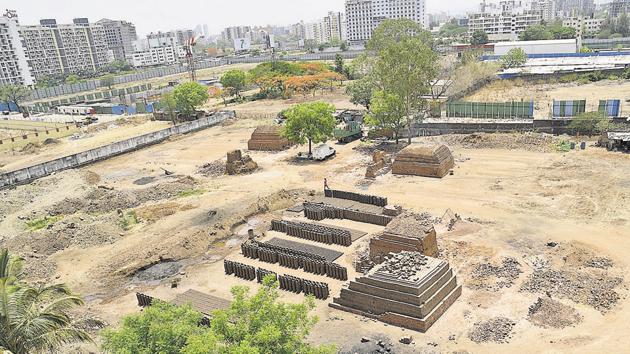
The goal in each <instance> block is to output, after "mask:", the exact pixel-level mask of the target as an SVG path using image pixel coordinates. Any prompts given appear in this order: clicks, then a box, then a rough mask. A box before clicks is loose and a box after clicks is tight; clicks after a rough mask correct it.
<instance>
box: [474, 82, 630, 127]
mask: <svg viewBox="0 0 630 354" xmlns="http://www.w3.org/2000/svg"><path fill="white" fill-rule="evenodd" d="M628 95H630V85H628V81H623V80H616V81H610V80H603V81H599V82H595V83H590V84H585V85H579V84H577V83H569V84H562V83H555V84H548V83H529V82H525V81H523V80H499V81H495V82H493V83H491V84H489V85H487V86H486V87H484V88H482V89H480V90H478V91H477V92H475V93H474V94H472V95H469V96H468V97H466V98H465V99H464V101H469V102H508V101H534V103H535V111H534V117H535V118H539V119H542V118H548V117H549V116H550V114H551V113H550V112H551V108H552V105H553V100H554V99H555V100H586V111H587V112H588V111H597V108H598V105H599V100H611V99H621V102H622V109H621V111H622V112H628V110H630V103H628V102H626V97H628Z"/></svg>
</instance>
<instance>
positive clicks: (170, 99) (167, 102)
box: [160, 92, 177, 125]
mask: <svg viewBox="0 0 630 354" xmlns="http://www.w3.org/2000/svg"><path fill="white" fill-rule="evenodd" d="M160 107H161V108H162V111H164V114H166V115H168V116H169V118H171V122H173V125H175V124H177V100H175V96H174V95H173V93H172V92H167V93H165V94H163V95H162V98H161V99H160Z"/></svg>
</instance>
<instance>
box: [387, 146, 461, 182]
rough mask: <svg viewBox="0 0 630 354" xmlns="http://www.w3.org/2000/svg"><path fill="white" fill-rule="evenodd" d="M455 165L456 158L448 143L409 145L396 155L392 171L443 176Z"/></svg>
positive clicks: (399, 173) (401, 173)
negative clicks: (420, 145) (447, 145)
mask: <svg viewBox="0 0 630 354" xmlns="http://www.w3.org/2000/svg"><path fill="white" fill-rule="evenodd" d="M454 166H455V159H453V154H451V150H449V148H448V147H446V145H438V146H423V147H414V146H408V147H406V148H404V149H403V150H401V151H400V152H399V153H398V154H397V155H396V159H395V160H394V164H393V165H392V173H393V174H395V175H413V176H424V177H437V178H442V177H444V176H446V175H447V174H448V172H449V171H450V170H451V169H452V168H453V167H454Z"/></svg>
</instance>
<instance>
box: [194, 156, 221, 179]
mask: <svg viewBox="0 0 630 354" xmlns="http://www.w3.org/2000/svg"><path fill="white" fill-rule="evenodd" d="M225 172H226V169H225V162H224V161H223V160H222V159H219V160H216V161H212V162H209V163H207V164H205V165H203V166H201V167H200V168H199V169H198V170H197V173H198V174H200V175H202V176H205V177H219V176H223V175H224V174H225Z"/></svg>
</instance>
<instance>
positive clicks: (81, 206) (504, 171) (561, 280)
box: [0, 97, 630, 353]
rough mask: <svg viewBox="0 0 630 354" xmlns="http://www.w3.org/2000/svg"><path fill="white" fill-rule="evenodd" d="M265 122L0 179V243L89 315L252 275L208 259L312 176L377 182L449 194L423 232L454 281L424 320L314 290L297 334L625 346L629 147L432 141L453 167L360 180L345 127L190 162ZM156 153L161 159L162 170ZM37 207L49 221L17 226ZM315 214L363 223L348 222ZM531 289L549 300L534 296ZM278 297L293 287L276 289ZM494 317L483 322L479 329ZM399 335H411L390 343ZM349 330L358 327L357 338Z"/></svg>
mask: <svg viewBox="0 0 630 354" xmlns="http://www.w3.org/2000/svg"><path fill="white" fill-rule="evenodd" d="M320 98H321V97H320ZM278 105H279V104H275V105H274V109H277V108H278V107H276V106H278ZM265 122H267V121H265V120H252V119H239V120H237V121H235V122H233V123H232V124H229V125H225V126H217V127H214V128H211V129H208V130H205V131H201V132H198V133H195V134H191V135H186V136H181V137H177V138H174V139H171V140H170V141H168V142H165V143H162V144H160V145H156V146H153V147H149V148H147V149H144V150H140V151H137V152H134V153H131V154H127V155H124V156H120V157H116V158H113V159H110V160H107V161H103V162H100V163H98V164H94V165H91V166H88V167H84V168H81V169H77V170H70V171H64V172H61V173H58V174H55V175H53V176H49V177H47V178H43V179H41V180H38V181H36V182H34V183H31V184H29V185H25V186H20V187H17V188H15V189H10V190H5V191H0V196H2V200H3V203H2V204H1V205H0V247H9V248H10V249H11V250H12V251H14V252H16V253H18V254H20V255H21V256H23V257H25V259H26V263H27V270H28V272H29V274H30V275H31V277H32V280H33V281H57V282H65V283H67V284H68V285H70V286H71V287H72V288H73V289H74V290H75V291H77V292H79V293H80V294H82V295H83V296H84V298H85V299H86V300H87V304H88V305H87V308H86V310H85V311H86V313H87V314H89V316H93V317H96V318H99V319H100V320H102V321H104V322H105V323H110V324H116V323H118V321H119V320H120V317H121V316H122V315H124V314H127V313H133V312H137V311H138V310H139V309H138V307H137V306H136V301H135V295H134V294H135V292H144V293H149V294H151V295H154V296H157V297H159V298H163V299H166V300H169V299H171V298H173V297H174V296H175V295H176V294H178V293H181V292H183V291H185V290H187V289H191V288H194V289H196V290H199V291H203V292H206V293H211V294H214V295H217V296H220V297H224V298H229V296H230V294H229V289H230V287H231V286H233V285H248V286H251V287H252V288H255V287H256V285H255V284H254V283H252V282H245V281H242V280H238V279H236V278H233V277H226V276H224V274H223V265H222V259H223V258H224V257H226V256H227V257H230V258H231V259H237V260H238V259H241V258H240V256H239V255H238V252H239V251H238V249H239V244H240V243H241V242H243V241H244V240H245V239H246V238H247V236H246V230H247V228H250V227H252V228H254V229H255V230H256V232H257V233H258V234H262V233H263V232H265V231H266V227H267V223H268V222H269V220H271V219H272V218H274V217H281V216H282V215H283V213H282V210H283V209H286V208H287V207H289V206H292V205H294V204H295V203H298V202H300V201H302V200H304V198H308V196H309V194H312V192H310V191H311V190H317V191H319V190H321V188H322V181H323V179H324V178H328V181H329V183H330V184H331V186H332V187H334V188H338V189H347V190H359V191H363V192H365V193H370V194H376V195H382V196H387V197H388V198H389V201H390V203H392V204H400V205H402V206H404V207H405V208H408V209H410V210H413V211H416V212H429V213H431V214H432V215H433V216H435V217H440V216H442V215H443V214H444V213H445V212H446V211H447V210H449V209H450V210H451V213H457V214H458V215H460V216H461V217H462V220H461V221H459V222H457V223H455V226H454V227H453V228H452V229H451V230H450V231H449V227H447V225H446V224H440V225H438V226H437V231H438V242H439V247H440V254H441V257H444V258H446V259H448V260H449V261H450V262H451V266H452V267H453V268H455V269H456V271H457V272H458V278H459V282H460V283H462V284H463V285H464V292H463V295H462V297H461V298H460V299H459V300H458V301H457V302H456V303H455V304H454V305H453V306H452V307H451V308H450V309H449V310H448V311H447V312H446V314H445V315H444V316H443V317H442V318H441V319H440V320H439V321H438V322H437V323H436V324H435V325H434V326H433V327H432V328H431V329H430V330H429V332H428V333H426V334H421V333H416V332H412V331H409V330H406V331H405V330H402V329H400V328H396V327H393V326H386V325H384V324H382V323H378V322H373V321H371V320H366V319H363V318H361V317H359V316H355V315H351V314H348V313H344V312H340V311H337V310H333V309H331V308H329V307H328V306H327V303H328V302H330V301H332V299H329V300H328V301H326V302H325V301H318V306H317V309H316V312H317V315H318V316H319V317H320V322H319V324H318V325H317V326H316V327H315V329H314V330H313V332H312V333H311V335H310V340H311V341H312V342H314V343H336V344H337V345H338V347H339V349H340V350H341V351H342V352H368V351H370V350H372V349H368V344H371V345H374V344H375V343H376V342H377V339H378V338H382V340H384V341H389V342H392V345H393V346H392V348H393V351H394V352H401V353H411V352H427V353H429V352H464V351H467V352H474V353H479V352H481V353H483V352H488V353H490V352H498V351H501V352H506V351H515V352H566V353H569V352H570V353H578V352H582V353H591V352H623V351H625V350H626V349H625V348H628V347H629V346H630V338H628V336H627V335H626V332H627V317H628V316H629V315H630V303H629V301H628V299H627V293H628V291H627V277H625V273H626V272H627V269H628V267H630V261H629V259H630V257H628V252H629V251H628V250H630V240H629V239H628V237H627V235H629V234H630V209H629V208H628V205H629V203H630V156H629V155H623V154H618V153H609V152H606V151H605V150H603V149H599V148H594V147H591V146H589V148H588V149H587V150H586V151H572V152H569V153H558V152H542V151H547V150H541V151H527V150H525V149H524V148H525V147H527V146H528V144H527V143H522V144H521V145H520V146H519V145H518V144H512V145H510V149H509V150H508V149H505V148H501V144H497V143H495V144H493V145H487V144H486V143H485V142H484V143H483V144H480V143H476V141H475V140H465V141H462V140H461V139H459V140H458V139H452V140H448V139H447V140H446V141H447V142H449V143H450V144H451V148H452V149H453V151H454V156H455V158H456V168H455V170H454V175H453V176H447V177H446V178H444V179H441V180H440V179H430V178H421V177H400V176H393V175H391V174H386V175H384V176H380V177H377V178H376V179H375V180H366V179H364V177H363V176H364V174H365V169H366V166H367V164H368V162H369V161H370V155H369V154H367V153H365V151H367V150H369V147H367V146H365V144H364V143H361V142H354V143H351V144H348V145H337V144H334V143H333V146H334V147H335V148H336V149H337V150H338V154H337V156H336V157H334V158H333V159H332V160H329V161H326V162H323V163H319V164H316V163H296V162H294V161H293V160H292V156H294V155H295V154H296V152H297V151H298V150H300V148H293V149H291V150H289V151H285V152H280V153H265V152H248V153H249V154H250V155H251V157H252V158H253V159H254V161H256V162H257V163H258V165H259V166H260V168H259V169H258V170H257V171H255V172H254V173H251V174H247V175H241V176H219V177H205V176H203V175H201V174H199V173H198V171H199V169H200V167H201V166H202V165H204V164H206V163H209V162H213V161H217V160H222V159H224V158H225V154H226V152H227V151H229V150H232V149H238V148H240V149H244V148H245V147H246V142H247V140H248V139H249V137H250V135H251V133H252V131H253V130H254V128H255V127H256V126H257V125H259V124H263V123H265ZM138 127H140V128H138V129H140V130H144V128H142V127H143V126H142V125H139V126H138ZM109 133H110V132H109V130H106V131H104V132H103V133H102V134H103V138H102V139H106V140H107V139H109V138H111V136H110V135H109ZM112 134H115V133H113V132H112ZM96 137H99V138H100V137H101V135H100V134H98V135H95V138H96ZM105 137H107V138H105ZM427 140H429V139H427ZM498 140H500V139H498ZM483 141H486V140H483ZM483 141H482V142H483ZM493 141H494V140H493ZM421 142H422V140H417V141H414V143H421ZM544 143H545V142H544V141H543V142H542V143H541V144H544ZM359 146H361V147H362V148H360V149H358V147H359ZM530 150H531V149H530ZM549 151H551V150H549ZM47 153H48V152H40V154H38V155H33V156H32V157H29V158H33V159H36V158H40V157H41V156H44V154H47ZM20 160H21V159H20ZM12 163H13V164H15V165H16V166H17V165H19V164H23V163H24V162H22V161H17V162H12ZM162 168H164V169H167V170H169V171H173V172H174V173H175V174H174V175H171V176H166V175H165V174H164V171H163V170H162ZM98 186H105V187H107V188H108V189H103V188H99V187H98ZM110 189H112V190H110ZM134 215H135V216H134ZM46 216H49V217H50V218H51V219H50V221H49V223H48V224H49V225H47V226H46V225H45V226H44V227H42V228H41V229H36V228H35V227H33V226H29V223H30V225H33V223H32V222H33V221H38V220H41V219H42V218H43V217H46ZM285 216H287V217H289V216H291V215H287V214H285ZM327 222H328V221H327ZM331 223H333V224H337V225H340V226H345V227H351V228H356V229H359V230H363V231H366V232H370V233H374V232H376V231H378V228H376V227H373V226H370V225H363V224H360V223H351V222H343V221H334V222H331ZM370 237H371V236H370V235H368V236H365V237H363V238H362V239H360V240H359V241H357V242H356V243H355V244H354V245H353V246H352V247H351V250H353V251H354V250H357V249H359V248H361V247H363V246H364V244H365V243H367V242H368V241H369V238H370ZM353 257H354V255H353V252H350V253H349V254H346V255H345V256H343V257H342V259H341V260H340V262H341V263H342V264H345V265H347V266H349V265H350V263H351V261H352V260H353ZM278 271H280V270H278ZM282 271H284V272H285V273H289V271H287V270H284V269H282ZM354 274H355V273H351V274H350V275H351V276H353V275H354ZM313 279H319V280H320V281H326V282H329V283H330V285H331V289H332V296H337V295H338V293H339V289H340V288H341V286H342V282H337V281H333V280H330V279H327V278H321V279H320V278H317V276H314V278H313ZM173 283H175V284H177V287H176V288H172V284H173ZM549 296H550V297H551V299H552V300H553V301H543V302H540V301H539V300H538V299H539V298H547V297H549ZM282 298H283V299H284V300H286V301H300V300H301V299H303V297H302V296H301V295H294V294H289V293H283V294H282ZM538 303H540V304H539V305H537V306H534V305H536V304H538ZM546 314H557V315H554V316H555V317H557V318H558V320H557V321H549V320H545V318H546V317H548V316H546ZM84 315H85V314H84ZM85 316H88V315H85ZM493 326H494V327H493ZM496 326H500V327H501V330H500V331H499V332H497V333H489V332H488V331H491V330H493V328H495V327H496ZM406 335H411V336H412V337H413V342H414V344H411V345H403V344H399V343H397V342H398V339H399V338H400V337H402V336H406ZM361 337H369V338H371V339H372V341H371V342H368V344H362V343H361ZM84 349H92V350H94V348H84Z"/></svg>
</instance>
